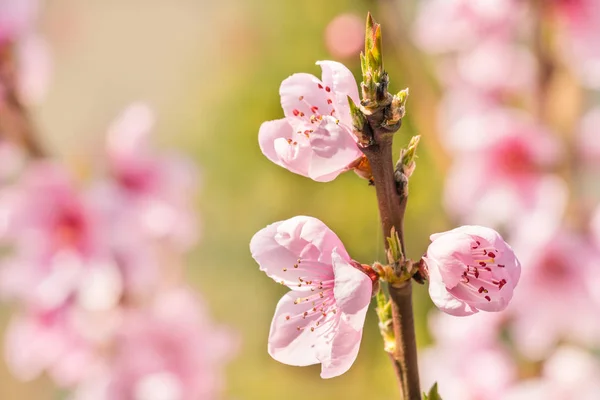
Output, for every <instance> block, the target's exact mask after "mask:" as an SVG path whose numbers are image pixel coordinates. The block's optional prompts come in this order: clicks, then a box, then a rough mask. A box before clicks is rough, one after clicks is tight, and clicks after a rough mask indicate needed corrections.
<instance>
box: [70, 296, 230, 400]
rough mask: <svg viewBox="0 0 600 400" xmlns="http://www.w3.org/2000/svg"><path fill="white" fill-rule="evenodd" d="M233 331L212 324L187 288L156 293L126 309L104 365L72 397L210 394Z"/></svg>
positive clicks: (190, 398) (183, 399) (217, 385)
mask: <svg viewBox="0 0 600 400" xmlns="http://www.w3.org/2000/svg"><path fill="white" fill-rule="evenodd" d="M236 348H237V343H236V339H235V338H234V335H232V333H231V332H229V331H228V330H225V329H223V328H221V327H220V326H216V325H215V324H214V322H213V321H211V320H210V318H208V316H207V311H206V310H205V308H204V304H202V302H200V300H199V299H198V298H197V297H196V296H195V295H194V294H192V293H191V292H190V291H189V290H187V289H180V290H176V291H172V292H166V293H163V294H161V295H160V296H158V297H157V298H156V299H155V301H154V302H153V303H152V304H151V306H150V308H149V309H148V310H130V311H129V312H128V313H127V314H126V315H125V319H124V321H123V323H122V325H121V326H120V329H119V332H118V334H117V336H116V338H115V342H114V344H113V353H112V357H110V358H109V359H108V360H107V361H108V362H107V364H106V365H105V367H104V368H103V369H102V370H101V371H100V372H99V373H98V374H97V375H96V376H94V377H93V378H92V379H90V380H88V381H87V382H85V383H84V384H83V385H82V386H81V387H80V388H79V389H78V391H77V393H76V396H75V398H76V399H78V400H84V399H85V400H105V399H111V400H129V399H144V400H149V399H161V400H162V399H168V400H171V399H177V400H197V399H203V400H204V399H206V400H208V399H214V398H217V397H218V394H219V392H220V390H221V387H222V373H223V371H222V370H223V367H224V365H225V363H226V362H227V361H228V360H229V358H230V357H231V356H232V354H233V352H234V351H235V349H236Z"/></svg>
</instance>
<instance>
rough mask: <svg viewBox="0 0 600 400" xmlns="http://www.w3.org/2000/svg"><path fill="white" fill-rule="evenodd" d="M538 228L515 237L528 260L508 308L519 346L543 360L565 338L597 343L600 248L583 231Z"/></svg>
mask: <svg viewBox="0 0 600 400" xmlns="http://www.w3.org/2000/svg"><path fill="white" fill-rule="evenodd" d="M538 231H539V228H538V227H537V226H530V227H529V235H523V237H522V238H521V239H520V240H519V241H518V242H516V251H517V253H518V254H519V257H520V259H521V262H522V263H523V265H524V266H525V267H524V268H523V276H522V277H521V282H520V288H519V290H518V291H517V293H516V294H515V297H514V298H513V301H512V303H511V305H510V307H509V308H508V310H507V312H508V313H509V315H510V317H511V324H510V332H511V337H512V339H513V341H514V343H515V345H516V347H517V348H518V349H519V351H520V352H521V353H522V354H523V355H524V356H525V357H527V358H529V359H531V360H540V359H543V358H544V357H546V356H548V355H549V353H550V351H551V350H552V349H553V347H554V346H555V345H556V344H558V343H560V342H562V341H570V342H573V343H578V344H582V345H586V346H598V345H599V344H600V321H599V320H598V318H597V315H598V309H599V304H600V302H599V301H598V299H599V298H600V296H598V295H597V294H596V292H597V288H596V286H597V282H598V272H597V269H598V268H597V267H598V260H599V259H600V254H599V253H598V251H597V250H596V249H595V248H594V247H593V246H592V245H591V243H590V242H589V241H588V240H587V239H586V238H584V237H582V236H580V235H579V234H576V233H573V232H570V231H568V230H564V229H559V230H555V231H554V232H551V233H550V234H548V233H546V232H538Z"/></svg>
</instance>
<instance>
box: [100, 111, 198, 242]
mask: <svg viewBox="0 0 600 400" xmlns="http://www.w3.org/2000/svg"><path fill="white" fill-rule="evenodd" d="M153 128H154V115H153V113H152V111H151V110H150V109H149V107H147V106H146V105H144V104H142V103H134V104H132V105H131V106H129V107H128V108H127V109H125V111H124V112H123V113H122V114H121V115H120V116H119V118H117V120H115V121H114V122H113V124H112V125H111V126H110V128H109V130H108V136H107V155H108V163H109V170H110V172H111V174H112V176H113V178H114V183H116V188H115V189H116V191H117V192H116V193H114V192H113V193H112V194H109V193H108V191H110V189H107V192H106V196H107V198H108V199H113V200H115V201H117V202H118V203H121V204H120V205H116V206H121V205H122V208H123V209H125V210H127V213H133V215H132V216H131V217H130V218H129V219H131V218H135V219H136V220H137V221H138V223H139V225H140V227H141V228H143V229H144V230H145V231H146V233H147V234H148V235H149V236H151V237H154V238H157V239H164V238H169V239H171V240H172V241H173V243H174V244H176V245H177V246H179V247H180V248H181V249H182V250H184V249H187V248H189V247H190V246H191V245H193V244H194V243H195V241H196V239H197V235H198V234H197V232H196V226H197V221H196V218H195V215H194V212H193V205H192V200H193V190H194V188H195V187H196V181H197V178H198V177H197V175H196V173H195V172H196V171H195V170H194V167H193V165H192V164H191V163H190V162H188V161H187V160H185V159H183V158H180V157H176V156H163V155H157V154H155V151H154V150H153V149H152V147H151V145H150V140H149V136H150V133H151V131H152V129H153Z"/></svg>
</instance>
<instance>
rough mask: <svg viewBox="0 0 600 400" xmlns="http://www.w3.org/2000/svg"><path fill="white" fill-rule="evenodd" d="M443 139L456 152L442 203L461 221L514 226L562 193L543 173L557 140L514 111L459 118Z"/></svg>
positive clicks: (551, 161)
mask: <svg viewBox="0 0 600 400" xmlns="http://www.w3.org/2000/svg"><path fill="white" fill-rule="evenodd" d="M447 135H448V137H447V138H446V140H447V141H448V143H449V146H452V147H453V148H455V149H456V151H460V150H461V147H462V151H460V153H458V154H457V156H458V157H457V160H456V161H455V163H454V165H453V166H452V167H451V169H450V171H449V172H448V177H447V181H446V187H445V203H446V207H447V208H448V210H449V211H450V212H451V213H452V214H454V215H456V216H458V217H459V218H461V221H464V222H471V221H482V222H483V223H486V224H488V225H494V226H495V225H497V224H502V223H507V222H511V221H512V222H514V221H515V216H521V217H523V216H525V215H526V214H527V213H529V212H531V211H532V210H534V209H536V208H537V207H538V206H539V205H540V204H541V203H543V202H546V201H548V200H549V199H548V197H547V196H548V195H550V194H552V195H556V196H560V195H561V192H564V191H565V190H566V189H565V188H564V183H563V182H562V181H561V180H560V179H559V178H557V177H555V176H553V175H550V174H549V172H550V168H552V167H553V166H554V165H555V164H556V163H557V161H558V159H559V158H560V156H561V148H560V146H559V143H558V141H557V140H556V139H555V138H554V137H553V136H552V135H551V134H550V133H549V132H547V131H546V130H545V129H544V128H543V127H540V126H538V125H537V124H536V123H535V122H534V121H533V120H532V119H530V118H528V117H527V116H526V115H524V114H521V113H520V112H518V111H515V110H505V109H490V110H488V112H484V113H482V114H479V115H470V116H465V117H464V118H462V119H461V120H459V121H457V122H456V123H455V125H453V126H451V127H450V128H449V130H448V133H447ZM460 143H462V145H460ZM556 206H557V207H559V206H560V204H556ZM561 212H562V210H561V209H558V210H557V213H561Z"/></svg>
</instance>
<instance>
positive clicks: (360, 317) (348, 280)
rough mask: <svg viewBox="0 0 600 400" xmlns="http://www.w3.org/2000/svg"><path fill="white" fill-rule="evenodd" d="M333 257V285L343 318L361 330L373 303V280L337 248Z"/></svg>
mask: <svg viewBox="0 0 600 400" xmlns="http://www.w3.org/2000/svg"><path fill="white" fill-rule="evenodd" d="M331 257H332V259H333V273H334V274H335V284H334V287H333V293H334V296H335V302H336V304H337V306H338V308H339V310H340V311H341V313H342V319H344V320H345V321H346V322H347V323H348V324H349V325H350V326H351V327H352V328H353V329H354V330H356V331H361V330H362V328H363V325H364V324H365V316H366V315H367V310H368V308H369V304H370V303H371V295H372V294H373V282H372V281H371V278H369V277H368V276H367V274H365V273H364V272H362V271H360V270H358V269H357V268H355V267H354V266H352V264H350V263H349V262H348V261H347V260H344V259H343V258H342V257H341V256H340V255H339V254H338V252H337V249H334V250H333V253H332V256H331Z"/></svg>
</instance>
